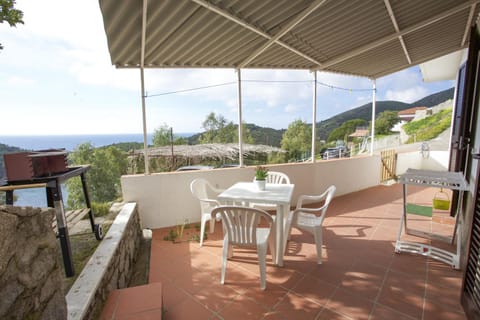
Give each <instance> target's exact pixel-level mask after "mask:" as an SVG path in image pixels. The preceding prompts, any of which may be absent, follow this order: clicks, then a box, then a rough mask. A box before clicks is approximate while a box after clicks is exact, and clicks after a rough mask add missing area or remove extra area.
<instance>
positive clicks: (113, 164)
mask: <svg viewBox="0 0 480 320" xmlns="http://www.w3.org/2000/svg"><path fill="white" fill-rule="evenodd" d="M69 159H70V161H71V162H72V164H73V165H85V164H89V165H90V170H88V171H87V185H88V190H89V195H90V199H91V201H92V202H108V201H113V200H115V199H116V198H117V197H118V196H119V195H120V176H121V175H122V174H125V173H126V172H127V165H128V162H127V155H126V153H125V152H123V151H121V150H120V149H118V148H116V147H112V146H110V147H106V148H94V147H93V146H92V145H91V144H90V143H84V144H81V145H79V146H78V147H77V148H76V149H75V150H74V151H73V152H72V153H71V154H70V155H69ZM67 188H68V201H67V204H68V206H69V207H70V208H80V207H83V206H85V202H84V195H83V189H82V185H81V180H80V179H70V180H68V181H67Z"/></svg>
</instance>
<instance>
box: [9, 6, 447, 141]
mask: <svg viewBox="0 0 480 320" xmlns="http://www.w3.org/2000/svg"><path fill="white" fill-rule="evenodd" d="M16 7H17V8H18V9H20V10H22V11H23V12H24V21H25V24H24V25H18V26H17V27H16V28H10V27H9V26H8V24H6V23H3V24H0V43H2V45H3V46H4V50H2V51H0V97H1V100H0V101H1V102H0V103H1V104H0V119H1V120H0V121H1V125H0V135H32V134H36V135H52V134H59V135H60V134H107V133H112V134H114V133H140V132H142V113H141V98H140V97H141V92H140V72H139V70H130V69H129V70H125V69H115V68H114V67H113V66H112V65H111V62H110V56H109V53H108V48H107V44H106V37H105V32H104V29H103V22H102V17H101V13H100V9H99V7H98V1H97V0H83V1H70V0H56V1H34V0H29V1H21V0H18V1H17V5H16ZM145 76H146V89H147V93H148V95H152V96H151V97H149V98H147V100H146V106H147V130H148V131H149V132H152V131H153V130H154V129H155V128H157V127H159V126H160V125H162V124H167V125H168V126H171V127H173V129H174V131H175V132H199V131H202V128H201V125H202V122H203V121H204V120H205V118H206V116H207V115H208V114H209V113H210V112H212V111H213V112H215V113H217V114H222V115H223V116H225V117H226V118H227V119H228V120H232V121H234V122H237V118H238V116H237V97H238V96H237V87H236V85H235V84H232V85H226V86H220V87H215V88H211V89H205V90H197V91H191V92H186V93H179V94H170V95H161V96H153V95H155V94H161V93H165V92H171V91H177V90H185V89H189V88H196V87H203V86H209V85H216V84H221V83H228V82H235V81H236V79H237V75H236V73H235V71H234V70H231V69H208V70H202V69H162V70H146V75H145ZM242 79H244V80H269V81H271V80H278V81H301V82H295V83H291V82H278V83H271V82H269V83H258V82H246V83H244V84H243V94H242V99H243V119H244V121H245V122H249V123H255V124H257V125H260V126H266V127H272V128H276V129H281V128H287V127H288V124H289V123H291V122H292V121H294V120H297V119H301V120H304V121H306V122H309V123H310V122H311V121H312V107H311V106H312V84H311V83H308V81H309V80H310V81H311V80H312V79H313V76H312V74H311V73H310V72H308V71H293V70H242ZM304 81H307V82H304ZM318 81H319V82H321V83H324V84H327V85H330V86H336V87H342V88H347V89H353V90H352V91H350V90H339V89H332V88H330V87H328V86H319V87H318V93H317V94H318V98H317V104H318V109H317V121H321V120H325V119H328V118H330V117H331V116H333V115H335V114H338V113H341V112H344V111H347V110H349V109H352V108H355V107H358V106H361V105H363V104H365V103H368V102H370V101H371V99H372V92H371V90H370V89H371V88H372V82H371V81H370V80H368V79H364V78H358V77H351V76H342V75H337V74H331V73H318ZM453 85H454V82H453V81H441V82H435V83H424V82H423V81H422V76H421V73H420V69H419V68H418V67H417V66H415V67H412V68H410V69H407V70H404V71H401V72H398V73H395V74H392V75H390V76H386V77H383V78H379V79H377V100H399V101H403V102H408V103H410V102H413V101H416V100H418V99H420V98H423V97H424V96H426V95H429V94H431V93H434V92H437V91H440V90H444V89H447V88H450V87H452V86H453ZM356 89H362V90H364V91H356Z"/></svg>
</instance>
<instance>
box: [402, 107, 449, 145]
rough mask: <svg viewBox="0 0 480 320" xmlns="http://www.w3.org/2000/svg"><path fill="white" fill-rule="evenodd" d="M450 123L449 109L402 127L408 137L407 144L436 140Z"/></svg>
mask: <svg viewBox="0 0 480 320" xmlns="http://www.w3.org/2000/svg"><path fill="white" fill-rule="evenodd" d="M451 121H452V108H449V109H444V110H442V111H440V112H438V113H435V114H434V115H432V116H430V117H426V118H424V119H422V120H418V121H412V122H409V123H407V124H405V125H404V126H403V129H404V130H405V132H406V133H407V134H408V135H409V136H410V137H409V138H408V140H407V143H413V142H418V141H428V140H431V139H433V138H436V137H437V136H438V135H439V134H440V133H442V132H443V131H445V130H446V129H447V128H449V127H450V125H451Z"/></svg>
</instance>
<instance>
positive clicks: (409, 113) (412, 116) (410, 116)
mask: <svg viewBox="0 0 480 320" xmlns="http://www.w3.org/2000/svg"><path fill="white" fill-rule="evenodd" d="M430 114H431V110H430V109H429V108H427V107H425V106H422V107H414V108H409V109H405V110H402V111H399V112H398V117H399V118H400V122H398V123H397V124H396V125H395V126H393V128H392V131H393V132H401V128H402V126H403V125H404V124H405V123H407V122H410V121H412V120H420V119H423V118H425V117H426V116H428V115H430Z"/></svg>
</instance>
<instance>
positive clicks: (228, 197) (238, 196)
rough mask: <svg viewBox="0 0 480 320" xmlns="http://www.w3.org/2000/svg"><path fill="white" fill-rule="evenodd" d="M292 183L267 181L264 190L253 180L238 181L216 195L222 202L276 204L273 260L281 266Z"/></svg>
mask: <svg viewBox="0 0 480 320" xmlns="http://www.w3.org/2000/svg"><path fill="white" fill-rule="evenodd" d="M294 187H295V185H293V184H270V183H267V185H266V188H265V190H264V191H260V190H258V188H257V187H256V185H255V184H254V183H253V182H238V183H236V184H234V185H233V186H231V187H230V188H228V189H227V190H225V191H224V192H222V193H221V194H219V195H218V200H219V201H222V202H244V203H246V204H247V203H251V202H253V203H265V204H275V205H276V206H277V217H276V218H275V231H276V232H275V235H276V237H275V254H274V255H273V256H274V261H275V264H276V265H278V266H283V255H284V253H285V243H286V239H287V235H286V234H285V233H286V232H288V230H286V228H285V218H286V217H287V216H288V211H289V210H290V201H291V200H292V193H293V188H294Z"/></svg>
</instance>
